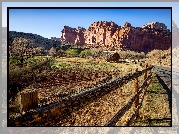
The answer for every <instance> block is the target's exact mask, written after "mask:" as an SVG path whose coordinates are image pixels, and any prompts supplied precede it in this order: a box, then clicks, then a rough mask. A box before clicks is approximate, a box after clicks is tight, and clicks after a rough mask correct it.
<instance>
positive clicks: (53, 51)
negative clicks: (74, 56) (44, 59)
mask: <svg viewBox="0 0 179 134" xmlns="http://www.w3.org/2000/svg"><path fill="white" fill-rule="evenodd" d="M49 54H50V55H51V56H52V57H55V56H56V48H55V47H52V48H51V49H50V50H49Z"/></svg>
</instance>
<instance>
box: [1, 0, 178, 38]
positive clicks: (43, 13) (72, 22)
mask: <svg viewBox="0 0 179 134" xmlns="http://www.w3.org/2000/svg"><path fill="white" fill-rule="evenodd" d="M32 3H34V2H31V3H26V4H25V3H23V2H16V3H12V2H3V3H2V11H4V13H3V15H2V17H3V19H4V21H2V26H6V24H7V22H6V21H5V18H6V15H7V14H5V10H6V7H8V6H10V7H17V6H18V7H23V6H30V7H32V6H33V7H34V6H36V7H37V6H39V7H41V6H44V7H49V6H50V7H54V6H55V7H57V6H68V7H70V6H79V7H80V6H90V7H91V6H103V7H104V6H108V7H109V6H118V7H119V6H121V7H125V6H127V7H130V6H131V7H135V6H136V5H138V6H139V7H147V6H151V7H152V5H154V3H153V4H152V3H149V2H148V3H147V2H145V3H142V2H140V3H137V2H135V3H133V4H132V2H131V3H128V2H108V3H106V2H104V3H100V2H97V3H95V4H94V2H91V3H89V2H88V3H78V4H77V2H76V3H73V2H71V3H70V4H69V3H68V2H61V3H60V2H51V3H48V4H47V2H43V4H42V3H40V2H37V3H36V4H33V5H32ZM177 4H178V3H172V2H171V3H170V4H169V3H163V4H161V3H160V4H159V3H158V5H157V2H156V4H155V6H156V7H157V6H159V5H160V6H163V7H171V6H172V7H173V14H172V16H173V20H174V21H175V20H176V19H174V16H175V18H178V17H176V11H177V10H178V8H176V6H177V7H179V4H178V5H177ZM174 7H175V8H174ZM170 15H171V13H170V11H166V10H165V11H164V10H141V9H140V10H128V9H127V10H116V9H113V10H109V9H108V10H102V9H100V10H92V9H89V10H84V9H81V10H73V11H72V10H68V11H67V9H65V10H61V11H60V10H49V9H45V10H34V9H33V10H27V9H25V10H23V11H22V10H19V9H18V10H12V11H10V19H9V21H10V25H9V26H10V27H9V28H10V31H19V32H27V33H35V34H38V35H41V36H43V37H46V38H51V37H60V34H61V30H62V29H63V26H64V25H68V26H70V27H73V28H77V27H78V26H81V27H84V28H86V29H87V28H88V27H89V25H90V24H92V23H93V22H94V21H103V20H106V21H113V22H115V23H116V24H118V25H119V26H123V25H124V23H125V22H130V23H131V24H132V26H134V27H140V26H142V25H144V24H146V23H149V22H153V21H158V22H162V23H164V24H166V25H167V27H168V28H169V29H170V26H171V24H170V17H171V16H170ZM176 22H177V21H175V23H176ZM176 24H177V25H178V23H176Z"/></svg>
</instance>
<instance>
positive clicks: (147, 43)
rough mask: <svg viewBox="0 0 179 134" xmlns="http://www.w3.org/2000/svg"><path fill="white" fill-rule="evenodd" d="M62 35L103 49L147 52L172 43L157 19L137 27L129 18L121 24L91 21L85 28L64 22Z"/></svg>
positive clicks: (87, 45)
mask: <svg viewBox="0 0 179 134" xmlns="http://www.w3.org/2000/svg"><path fill="white" fill-rule="evenodd" d="M62 39H64V40H66V41H68V42H70V43H78V44H80V45H84V46H85V47H95V48H101V47H102V48H104V49H106V50H133V51H138V52H149V51H151V50H153V49H162V50H167V49H169V48H170V47H171V33H170V31H169V30H168V29H167V27H166V26H165V24H163V23H159V22H151V23H148V24H146V25H143V26H142V27H136V28H135V27H132V26H131V24H130V23H128V22H126V23H125V24H124V26H122V27H121V26H118V25H117V24H115V23H114V22H112V21H111V22H107V21H98V22H94V23H93V24H91V25H90V26H89V28H88V29H87V30H85V29H84V28H82V29H80V28H78V30H76V29H75V28H70V27H69V26H65V27H64V29H63V30H62Z"/></svg>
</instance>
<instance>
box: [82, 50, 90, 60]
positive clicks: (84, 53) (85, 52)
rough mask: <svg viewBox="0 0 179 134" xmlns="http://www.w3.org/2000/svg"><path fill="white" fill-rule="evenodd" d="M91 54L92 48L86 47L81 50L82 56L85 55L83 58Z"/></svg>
mask: <svg viewBox="0 0 179 134" xmlns="http://www.w3.org/2000/svg"><path fill="white" fill-rule="evenodd" d="M90 55H91V51H90V49H85V50H83V51H81V53H80V57H83V58H84V57H87V56H90Z"/></svg>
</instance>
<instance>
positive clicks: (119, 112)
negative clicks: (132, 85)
mask: <svg viewBox="0 0 179 134" xmlns="http://www.w3.org/2000/svg"><path fill="white" fill-rule="evenodd" d="M151 76H152V74H150V75H149V76H148V77H147V78H146V79H145V81H144V83H143V85H142V86H141V87H140V88H139V89H140V90H139V91H138V92H137V93H136V94H135V95H134V96H133V97H132V98H131V99H130V100H129V101H128V103H127V104H126V105H125V106H124V107H123V108H121V109H120V110H119V111H118V112H117V114H116V115H115V116H114V117H113V118H112V119H111V120H110V121H108V123H106V124H105V126H114V125H115V124H116V123H117V121H118V120H119V119H120V118H121V117H122V116H123V115H124V114H125V112H126V111H127V110H129V109H130V108H131V106H132V104H133V103H134V101H135V100H136V99H138V97H139V95H140V94H141V93H142V91H143V89H144V88H145V87H146V82H147V81H148V80H149V79H150V78H151ZM137 106H138V105H137Z"/></svg>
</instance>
